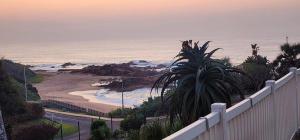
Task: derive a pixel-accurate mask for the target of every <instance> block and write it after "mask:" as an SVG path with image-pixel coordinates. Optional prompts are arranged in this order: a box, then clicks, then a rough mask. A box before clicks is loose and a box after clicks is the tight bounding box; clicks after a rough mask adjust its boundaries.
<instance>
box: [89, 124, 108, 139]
mask: <svg viewBox="0 0 300 140" xmlns="http://www.w3.org/2000/svg"><path fill="white" fill-rule="evenodd" d="M91 135H92V137H91V140H106V139H109V137H110V131H109V128H108V127H107V125H106V123H105V121H103V120H96V121H94V122H93V123H92V125H91Z"/></svg>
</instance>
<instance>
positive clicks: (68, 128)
mask: <svg viewBox="0 0 300 140" xmlns="http://www.w3.org/2000/svg"><path fill="white" fill-rule="evenodd" d="M42 123H44V124H49V125H54V127H56V128H59V129H60V127H61V125H60V123H59V122H52V121H51V120H48V119H38V120H34V121H30V122H26V123H24V124H22V126H28V125H37V124H42ZM62 130H63V131H62V132H63V137H66V136H69V135H72V134H74V133H77V132H78V128H77V126H75V125H71V124H67V123H62ZM60 135H61V131H60V130H59V132H58V133H57V135H56V136H55V137H56V138H59V137H60Z"/></svg>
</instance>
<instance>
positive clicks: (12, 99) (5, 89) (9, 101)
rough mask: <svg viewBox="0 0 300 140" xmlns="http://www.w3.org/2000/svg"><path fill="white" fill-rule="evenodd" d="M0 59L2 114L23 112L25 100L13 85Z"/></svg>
mask: <svg viewBox="0 0 300 140" xmlns="http://www.w3.org/2000/svg"><path fill="white" fill-rule="evenodd" d="M2 64H3V63H2V61H0V107H1V110H2V112H3V115H4V116H13V115H18V114H23V113H25V112H26V110H25V102H24V101H23V99H22V96H21V95H20V94H19V93H18V92H17V90H16V87H14V86H13V83H12V78H11V77H10V76H9V75H8V74H7V73H6V72H5V71H4V69H3V65H2Z"/></svg>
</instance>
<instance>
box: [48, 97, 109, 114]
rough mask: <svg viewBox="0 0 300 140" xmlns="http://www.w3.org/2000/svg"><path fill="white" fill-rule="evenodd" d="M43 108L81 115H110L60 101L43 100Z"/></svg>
mask: <svg viewBox="0 0 300 140" xmlns="http://www.w3.org/2000/svg"><path fill="white" fill-rule="evenodd" d="M42 103H43V106H49V107H55V108H60V109H66V110H68V111H72V112H80V113H87V114H90V115H94V116H100V117H108V116H109V115H108V114H107V113H103V112H100V111H97V110H94V109H90V108H85V107H80V106H77V105H74V104H72V103H67V102H62V101H58V100H52V99H48V100H42Z"/></svg>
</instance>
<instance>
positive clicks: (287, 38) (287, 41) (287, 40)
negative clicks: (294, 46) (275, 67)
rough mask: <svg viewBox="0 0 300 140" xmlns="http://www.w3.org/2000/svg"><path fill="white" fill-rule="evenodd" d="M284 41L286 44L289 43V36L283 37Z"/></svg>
mask: <svg viewBox="0 0 300 140" xmlns="http://www.w3.org/2000/svg"><path fill="white" fill-rule="evenodd" d="M285 41H286V44H288V43H289V37H288V36H286V37H285Z"/></svg>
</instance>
